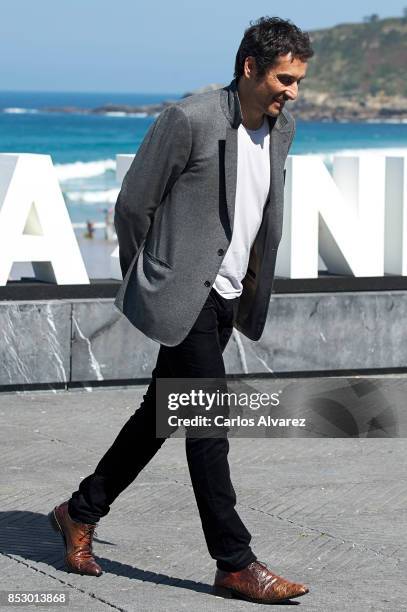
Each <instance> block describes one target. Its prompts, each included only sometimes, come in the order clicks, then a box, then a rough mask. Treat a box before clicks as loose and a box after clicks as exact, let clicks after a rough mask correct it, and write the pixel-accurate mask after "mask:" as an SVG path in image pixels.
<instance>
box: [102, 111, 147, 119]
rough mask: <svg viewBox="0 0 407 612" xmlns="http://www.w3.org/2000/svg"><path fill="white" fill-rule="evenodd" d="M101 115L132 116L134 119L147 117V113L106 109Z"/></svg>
mask: <svg viewBox="0 0 407 612" xmlns="http://www.w3.org/2000/svg"><path fill="white" fill-rule="evenodd" d="M103 115H104V116H106V117H133V118H136V119H144V118H145V117H148V113H126V112H125V111H107V112H106V113H103Z"/></svg>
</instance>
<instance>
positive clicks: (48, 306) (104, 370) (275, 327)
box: [0, 291, 407, 389]
mask: <svg viewBox="0 0 407 612" xmlns="http://www.w3.org/2000/svg"><path fill="white" fill-rule="evenodd" d="M406 318H407V291H388V292H385V291H380V292H374V291H371V292H367V291H363V292H339V293H311V294H309V293H303V294H280V295H273V297H272V298H271V302H270V309H269V313H268V320H267V324H266V328H265V331H264V333H263V336H262V338H261V339H260V341H258V342H252V341H250V340H248V339H247V338H246V337H244V336H243V335H241V334H239V332H237V331H236V330H234V333H233V336H232V338H231V340H230V342H229V344H228V346H227V348H226V350H225V354H224V356H225V363H226V370H227V372H228V374H236V375H242V374H267V373H269V374H270V373H280V374H284V373H287V372H290V373H298V372H309V373H315V372H321V371H326V372H335V371H340V370H346V371H352V370H358V371H364V370H386V371H388V370H397V369H400V368H406V366H407V326H406ZM0 338H1V342H0V387H1V388H3V389H4V388H7V387H10V386H18V385H26V386H27V385H28V386H30V385H44V384H51V385H52V384H56V385H57V384H65V385H70V384H78V383H92V382H95V383H101V382H105V383H108V382H112V383H114V382H117V381H123V380H133V381H135V380H143V379H148V378H149V377H150V375H151V370H152V368H153V367H154V364H155V358H156V355H157V352H158V348H159V347H158V344H157V343H155V342H153V341H151V340H149V339H148V338H146V337H145V336H144V335H143V334H141V333H140V332H139V331H138V330H136V329H135V328H133V327H132V325H131V324H130V323H129V322H128V321H127V319H125V318H124V317H123V316H122V315H121V314H120V313H119V312H118V311H117V310H116V309H115V308H114V307H113V299H112V298H106V299H97V300H95V299H88V300H48V301H41V302H33V301H15V300H14V301H2V302H0Z"/></svg>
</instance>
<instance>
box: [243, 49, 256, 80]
mask: <svg viewBox="0 0 407 612" xmlns="http://www.w3.org/2000/svg"><path fill="white" fill-rule="evenodd" d="M243 72H244V75H245V77H246V78H247V79H253V78H256V75H257V66H256V60H255V59H254V57H253V56H251V55H248V56H247V57H246V59H245V60H244V67H243Z"/></svg>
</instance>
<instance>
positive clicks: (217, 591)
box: [212, 586, 309, 604]
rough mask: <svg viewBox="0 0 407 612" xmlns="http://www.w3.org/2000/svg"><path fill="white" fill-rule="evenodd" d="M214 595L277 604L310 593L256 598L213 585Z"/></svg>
mask: <svg viewBox="0 0 407 612" xmlns="http://www.w3.org/2000/svg"><path fill="white" fill-rule="evenodd" d="M212 592H213V595H215V596H217V597H223V598H224V599H242V600H243V601H250V602H251V603H257V604H275V603H284V602H286V601H290V600H291V599H295V598H296V597H302V595H306V594H307V593H309V591H307V593H298V595H291V596H290V597H285V598H284V599H256V598H255V597H249V595H245V594H244V593H241V592H240V591H236V590H235V589H228V588H226V587H219V586H214V587H213V590H212Z"/></svg>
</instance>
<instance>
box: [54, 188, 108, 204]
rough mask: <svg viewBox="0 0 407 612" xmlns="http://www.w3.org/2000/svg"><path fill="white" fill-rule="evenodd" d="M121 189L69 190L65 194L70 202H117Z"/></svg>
mask: <svg viewBox="0 0 407 612" xmlns="http://www.w3.org/2000/svg"><path fill="white" fill-rule="evenodd" d="M118 194H119V189H105V190H102V191H96V190H95V191H67V192H65V196H66V197H67V198H68V200H69V201H70V202H76V203H82V204H103V203H104V204H115V202H116V200H117V196H118Z"/></svg>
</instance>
